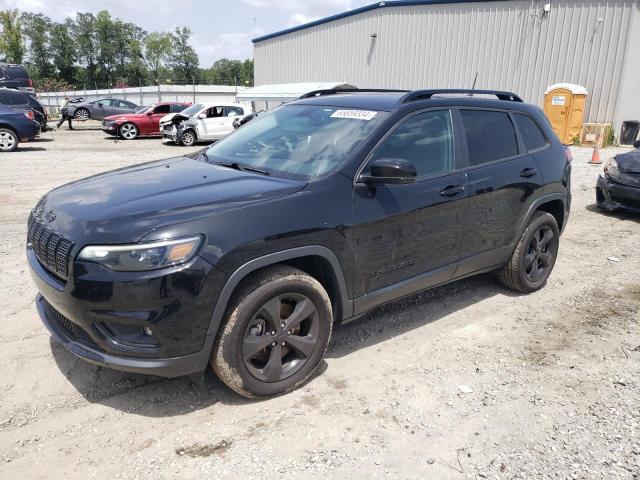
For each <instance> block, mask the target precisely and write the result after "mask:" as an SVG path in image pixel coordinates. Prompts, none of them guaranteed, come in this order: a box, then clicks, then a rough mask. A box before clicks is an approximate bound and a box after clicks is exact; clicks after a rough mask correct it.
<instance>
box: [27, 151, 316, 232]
mask: <svg viewBox="0 0 640 480" xmlns="http://www.w3.org/2000/svg"><path fill="white" fill-rule="evenodd" d="M305 184H306V183H305V182H299V181H293V180H284V179H278V178H274V177H269V176H263V175H260V174H255V173H251V172H244V171H238V170H234V169H231V168H225V167H220V166H217V165H212V164H209V163H205V162H201V161H198V160H193V159H191V158H188V157H178V158H173V159H169V160H162V161H158V162H151V163H147V164H142V165H137V166H134V167H127V168H123V169H119V170H114V171H112V172H108V173H104V174H100V175H96V176H94V177H89V178H86V179H83V180H79V181H76V182H73V183H69V184H67V185H63V186H62V187H59V188H56V189H55V190H52V191H51V192H49V193H48V194H47V195H45V196H44V197H43V198H42V199H41V200H40V202H39V203H38V205H37V206H36V208H35V209H34V211H35V212H39V213H38V214H39V215H40V217H42V218H40V220H41V221H43V222H44V223H45V224H46V225H47V226H48V227H49V228H50V229H51V230H53V231H55V232H57V233H59V234H62V235H63V236H64V237H65V238H68V239H69V240H72V241H74V242H75V243H76V244H77V245H84V244H87V243H94V244H95V243H107V244H108V243H127V242H136V241H138V240H140V239H141V238H142V237H143V236H145V235H146V234H147V233H149V232H150V231H152V230H154V229H156V228H159V227H162V226H167V225H171V224H173V223H177V222H184V221H188V220H191V219H195V218H200V217H204V216H208V215H214V214H216V213H220V212H223V211H227V210H229V209H235V208H240V207H242V206H245V205H250V204H254V203H258V202H261V201H264V200H266V199H269V198H274V197H278V196H283V195H288V194H291V193H295V192H296V191H299V190H300V189H302V188H303V187H304V186H305ZM45 217H46V218H47V219H50V221H47V220H45Z"/></svg>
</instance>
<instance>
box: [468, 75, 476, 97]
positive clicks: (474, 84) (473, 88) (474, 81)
mask: <svg viewBox="0 0 640 480" xmlns="http://www.w3.org/2000/svg"><path fill="white" fill-rule="evenodd" d="M477 81H478V72H476V76H475V77H474V78H473V85H471V90H475V89H476V82H477ZM469 96H470V97H473V93H470V94H469Z"/></svg>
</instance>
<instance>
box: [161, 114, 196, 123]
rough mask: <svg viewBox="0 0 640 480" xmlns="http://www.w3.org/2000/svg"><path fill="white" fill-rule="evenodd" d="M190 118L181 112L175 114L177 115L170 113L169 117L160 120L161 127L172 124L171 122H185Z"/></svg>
mask: <svg viewBox="0 0 640 480" xmlns="http://www.w3.org/2000/svg"><path fill="white" fill-rule="evenodd" d="M189 118H191V117H189V116H187V115H183V114H182V113H180V112H175V113H170V114H169V115H165V116H164V117H162V118H161V119H160V125H164V124H166V123H171V122H179V121H183V120H188V119H189Z"/></svg>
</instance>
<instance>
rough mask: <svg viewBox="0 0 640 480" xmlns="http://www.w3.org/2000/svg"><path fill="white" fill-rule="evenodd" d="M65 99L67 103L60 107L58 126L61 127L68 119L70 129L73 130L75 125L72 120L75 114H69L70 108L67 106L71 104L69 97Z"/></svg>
mask: <svg viewBox="0 0 640 480" xmlns="http://www.w3.org/2000/svg"><path fill="white" fill-rule="evenodd" d="M64 99H65V104H64V106H63V107H62V108H61V109H60V120H58V124H57V125H56V128H58V129H59V128H60V125H62V124H63V123H64V121H65V120H66V121H67V122H69V130H73V125H71V120H72V119H73V115H69V109H68V108H65V107H67V105H69V97H64Z"/></svg>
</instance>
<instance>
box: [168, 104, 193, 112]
mask: <svg viewBox="0 0 640 480" xmlns="http://www.w3.org/2000/svg"><path fill="white" fill-rule="evenodd" d="M188 106H189V105H184V104H176V105H171V113H175V112H181V111H183V110H184V109H185V108H187V107H188Z"/></svg>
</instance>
